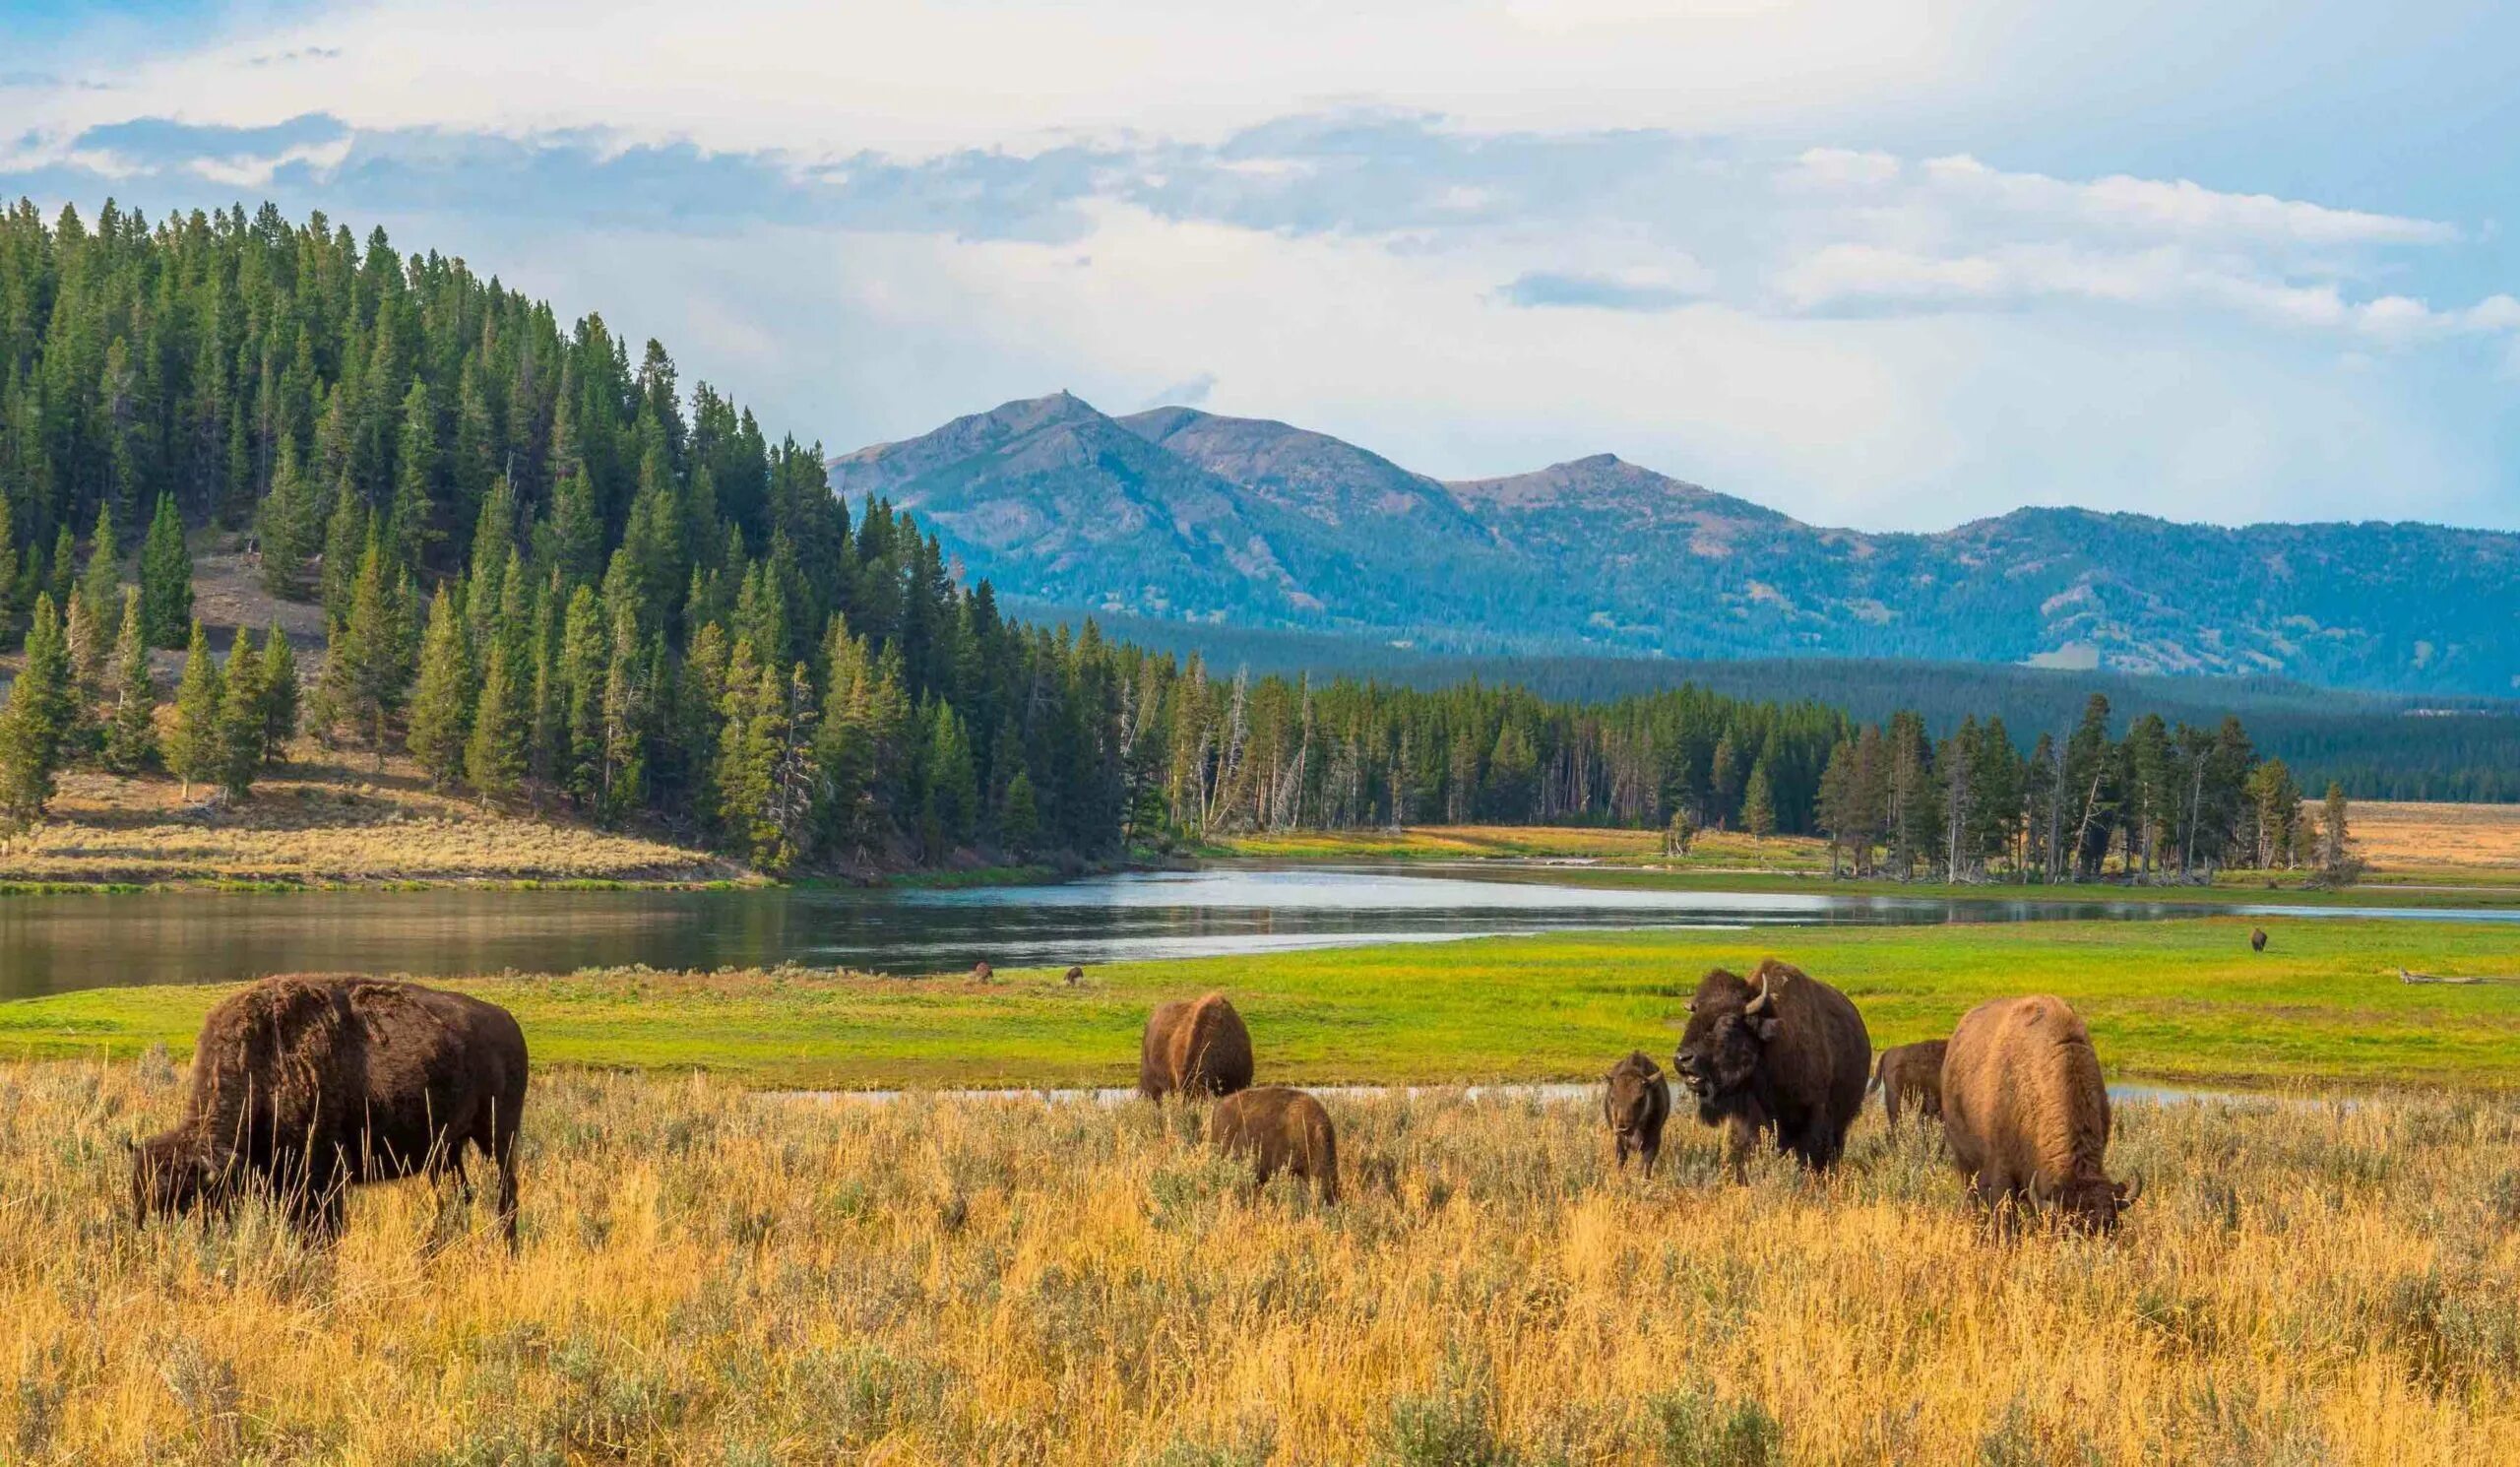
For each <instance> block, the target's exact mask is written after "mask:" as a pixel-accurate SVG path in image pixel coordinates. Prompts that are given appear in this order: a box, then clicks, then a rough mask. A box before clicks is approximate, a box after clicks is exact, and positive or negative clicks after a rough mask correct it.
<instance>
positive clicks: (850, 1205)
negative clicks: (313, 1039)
mask: <svg viewBox="0 0 2520 1467" xmlns="http://www.w3.org/2000/svg"><path fill="white" fill-rule="evenodd" d="M174 1104H175V1091H174V1084H173V1077H172V1074H171V1071H168V1070H165V1069H163V1068H162V1067H160V1068H159V1069H158V1070H157V1072H156V1073H155V1074H151V1073H150V1072H149V1066H147V1065H132V1064H116V1065H112V1066H99V1065H93V1064H87V1065H82V1064H34V1065H17V1066H11V1067H6V1068H0V1225H5V1228H6V1231H7V1235H8V1237H9V1240H10V1243H9V1245H8V1247H7V1248H6V1249H5V1251H0V1372H5V1373H6V1375H7V1376H8V1378H7V1379H6V1380H0V1455H9V1454H10V1453H11V1451H12V1449H13V1448H14V1458H13V1459H14V1460H23V1461H28V1462H42V1463H66V1462H158V1461H209V1462H237V1461H248V1460H261V1461H298V1460H321V1461H326V1462H347V1463H488V1462H548V1463H560V1462H583V1461H632V1462H713V1463H718V1462H723V1463H788V1462H798V1463H802V1462H828V1461H863V1462H870V1463H940V1464H941V1463H977V1462H1028V1463H1043V1464H1071V1463H1072V1464H1095V1467H1103V1464H1115V1463H1122V1464H1124V1463H1137V1464H1157V1463H1161V1464H1166V1467H1188V1464H1233V1463H1251V1464H1257V1463H1262V1462H1268V1463H1286V1464H1292V1463H1321V1462H1342V1463H1345V1462H1390V1463H1398V1464H1404V1467H1433V1464H1466V1467H1478V1464H1490V1467H1493V1464H1504V1463H1520V1464H1533V1467H1536V1464H1540V1463H1548V1462H1566V1463H1608V1462H1621V1463H1626V1462H1646V1463H1654V1462H1660V1463H1667V1464H1691V1467H1699V1464H1739V1467H1748V1464H1758V1463H1784V1462H1792V1463H1797V1464H1798V1463H1819V1464H1837V1463H1847V1464H1854V1463H1873V1462H1882V1461H1900V1462H1919V1463H1941V1462H1975V1463H1985V1464H1995V1467H2011V1464H2019V1467H2031V1464H2047V1463H2053V1462H2092V1463H2148V1464H2149V1463H2166V1464H2186V1463H2197V1464H2224V1463H2232V1464H2237V1463H2249V1464H2263V1463H2302V1464H2308V1463H2372V1464H2379V1463H2392V1464H2393V1463H2404V1462H2425V1463H2482V1462H2494V1461H2510V1460H2514V1459H2516V1458H2520V1393H2516V1392H2520V1250H2516V1249H2515V1245H2514V1235H2513V1228H2514V1225H2515V1222H2520V1171H2515V1170H2514V1161H2513V1156H2514V1152H2513V1147H2514V1143H2515V1141H2520V1105H2515V1104H2514V1103H2512V1102H2510V1101H2506V1100H2493V1099H2485V1098H2475V1097H2461V1098H2456V1099H2450V1098H2424V1097H2414V1098H2405V1099H2393V1100H2382V1101H2371V1102H2366V1103H2363V1104H2359V1105H2353V1106H2334V1105H2286V1104H2282V1103H2275V1102H2256V1103H2250V1104H2247V1105H2214V1106H2203V1107H2185V1106H2182V1107H2171V1108H2160V1109H2157V1108H2153V1107H2148V1106H2128V1107H2125V1108H2123V1109H2122V1114H2121V1131H2120V1136H2119V1141H2118V1145H2117V1147H2116V1149H2115V1152H2114V1153H2113V1155H2114V1158H2115V1160H2116V1162H2117V1164H2118V1166H2119V1168H2120V1169H2121V1170H2132V1171H2134V1172H2137V1173H2140V1174H2142V1175H2144V1176H2145V1177H2147V1178H2148V1179H2149V1180H2150V1190H2149V1193H2148V1195H2147V1197H2146V1199H2145V1201H2144V1202H2143V1203H2142V1204H2141V1206H2140V1209H2139V1211H2138V1212H2137V1214H2136V1215H2135V1217H2134V1219H2133V1220H2132V1222H2131V1224H2130V1226H2129V1229H2128V1231H2127V1233H2126V1234H2125V1235H2124V1236H2123V1237H2122V1238H2120V1239H2119V1240H2117V1241H2115V1242H2091V1241H2087V1240H2081V1239H2076V1238H2071V1237H2052V1236H2046V1235H2034V1236H2031V1237H2029V1238H2027V1239H2025V1240H2023V1241H2021V1242H2018V1243H2013V1244H2006V1243H2002V1242H1999V1241H1995V1240H1993V1239H1991V1238H1990V1237H1988V1236H1987V1235H1986V1234H1985V1232H1983V1231H1982V1230H1981V1228H1980V1227H1979V1226H1978V1225H1977V1224H1976V1223H1975V1222H1974V1221H1973V1220H1972V1218H1971V1216H1970V1214H1969V1213H1968V1212H1967V1210H1966V1209H1965V1206H1964V1204H1963V1203H1962V1201H1961V1198H1960V1195H1959V1191H1958V1187H1957V1183H1956V1182H1955V1181H1954V1180H1953V1179H1952V1178H1951V1177H1950V1176H1949V1175H1948V1174H1947V1172H1946V1170H1945V1169H1944V1167H1943V1164H1942V1163H1941V1161H1940V1160H1939V1158H1938V1156H1937V1155H1936V1154H1935V1151H1934V1148H1933V1147H1932V1145H1931V1144H1930V1143H1929V1142H1928V1141H1927V1140H1926V1139H1925V1138H1924V1136H1923V1134H1922V1132H1921V1131H1914V1130H1912V1131H1911V1132H1910V1134H1909V1136H1908V1137H1906V1138H1903V1139H1902V1140H1900V1141H1898V1142H1897V1143H1895V1144H1894V1143H1891V1142H1889V1141H1886V1140H1885V1138H1884V1137H1883V1135H1882V1133H1881V1131H1880V1130H1879V1128H1878V1123H1877V1120H1867V1121H1866V1123H1865V1124H1864V1125H1863V1126H1862V1127H1860V1128H1859V1132H1858V1137H1857V1141H1856V1144H1855V1146H1854V1148H1853V1149H1852V1152H1851V1154H1850V1164H1849V1166H1848V1167H1847V1168H1846V1169H1845V1170H1844V1171H1843V1172H1842V1173H1841V1174H1840V1175H1839V1176H1838V1177H1837V1178H1835V1179H1834V1180H1827V1181H1819V1182H1814V1181H1810V1180H1804V1179H1802V1178H1800V1177H1798V1176H1796V1175H1794V1174H1792V1173H1791V1172H1789V1171H1787V1170H1785V1169H1784V1168H1782V1167H1780V1166H1773V1165H1763V1166H1761V1167H1759V1168H1757V1169H1755V1170H1754V1172H1753V1175H1752V1179H1751V1182H1750V1184H1749V1185H1747V1186H1742V1187H1736V1186H1732V1185H1728V1184H1723V1183H1721V1182H1719V1181H1718V1180H1717V1179H1716V1176H1715V1173H1716V1166H1715V1153H1714V1150H1713V1146H1712V1143H1711V1141H1710V1140H1709V1133H1708V1132H1705V1131H1703V1130H1701V1129H1699V1128H1698V1127H1696V1126H1694V1125H1693V1124H1691V1123H1689V1122H1688V1121H1687V1120H1686V1119H1685V1118H1678V1119H1675V1120H1674V1122H1673V1130H1672V1134H1671V1143H1672V1144H1671V1145H1670V1149H1669V1150H1668V1151H1667V1154H1666V1158H1665V1165H1666V1169H1667V1170H1666V1173H1665V1175H1663V1176H1662V1177H1660V1178H1658V1179H1657V1180H1655V1181H1653V1182H1651V1183H1639V1182H1637V1181H1635V1180H1632V1179H1624V1178H1621V1177H1618V1176H1616V1175H1615V1174H1613V1173H1612V1172H1611V1171H1610V1170H1609V1168H1608V1165H1607V1155H1606V1153H1607V1144H1606V1142H1605V1140H1604V1138H1603V1137H1602V1136H1601V1135H1600V1134H1598V1132H1597V1125H1598V1122H1597V1121H1593V1120H1591V1119H1590V1118H1589V1115H1588V1112H1587V1110H1586V1109H1585V1108H1582V1107H1576V1106H1553V1107H1543V1106H1540V1105H1537V1104H1534V1103H1530V1102H1523V1101H1504V1102H1493V1101H1491V1102H1480V1103H1472V1102H1469V1101H1466V1100H1464V1099H1462V1098H1461V1097H1460V1096H1459V1095H1458V1094H1456V1093H1436V1094H1428V1095H1424V1096H1421V1097H1419V1098H1417V1099H1414V1100H1403V1099H1375V1100H1352V1099H1347V1098H1342V1097H1334V1098H1333V1099H1332V1102H1331V1106H1332V1113H1333V1115H1334V1116H1336V1118H1337V1120H1338V1122H1339V1124H1340V1126H1341V1130H1342V1137H1341V1140H1342V1151H1343V1162H1344V1164H1345V1172H1346V1180H1347V1186H1348V1198H1347V1200H1346V1201H1345V1202H1343V1203H1342V1204H1341V1205H1340V1206H1338V1207H1336V1208H1328V1209H1325V1208H1321V1207H1318V1206H1316V1205H1314V1204H1313V1203H1311V1202H1310V1201H1309V1200H1307V1199H1306V1198H1304V1197H1302V1196H1300V1195H1298V1194H1296V1193H1295V1192H1293V1191H1292V1189H1291V1188H1288V1187H1287V1186H1286V1184H1284V1183H1279V1184H1275V1185H1273V1186H1272V1187H1271V1188H1269V1189H1267V1190H1265V1191H1262V1192H1259V1193H1257V1194H1254V1193H1252V1192H1250V1191H1249V1189H1248V1187H1247V1185H1246V1184H1245V1183H1244V1182H1243V1181H1242V1180H1241V1179H1240V1176H1239V1174H1238V1173H1237V1172H1236V1171H1235V1169H1234V1168H1232V1167H1231V1166H1229V1165H1227V1164H1224V1163H1221V1162H1219V1161H1217V1160H1216V1159H1214V1158H1213V1157H1211V1156H1210V1155H1209V1154H1208V1153H1207V1151H1206V1150H1205V1149H1204V1148H1203V1147H1202V1146H1200V1145H1199V1144H1197V1143H1196V1141H1195V1140H1193V1139H1192V1137H1193V1136H1194V1135H1195V1126H1196V1123H1197V1116H1196V1114H1195V1113H1194V1112H1186V1111H1183V1110H1180V1109H1178V1108H1174V1109H1166V1110H1159V1109H1157V1108H1155V1107H1151V1106H1146V1105H1141V1104H1131V1105H1128V1106H1125V1107H1121V1108H1118V1109H1113V1110H1102V1109H1097V1108H1093V1107H1090V1106H1056V1107H1044V1106H1042V1105H1040V1104H1037V1103H1029V1102H1003V1103H979V1102H967V1101H966V1102H957V1101H946V1100H938V1099H922V1098H914V1099H911V1100H908V1101H905V1102H902V1103H898V1104H892V1105H878V1104H867V1103H862V1102H843V1103H817V1102H804V1101H784V1100H778V1099H772V1098H764V1097H756V1096H746V1095H743V1094H740V1093H737V1092H734V1091H731V1090H728V1089H724V1088H720V1087H717V1086H714V1085H711V1084H707V1083H702V1082H696V1081H695V1082H671V1081H642V1080H632V1079H623V1078H610V1077H600V1076H593V1075H586V1074H567V1073H563V1074H560V1075H557V1076H545V1077H544V1079H543V1080H542V1081H541V1083H540V1084H539V1085H538V1087H537V1090H536V1098H535V1102H534V1109H533V1113H532V1115H531V1116H530V1120H529V1125H528V1131H527V1145H528V1155H527V1163H526V1181H525V1234H526V1242H525V1246H524V1251H523V1253H522V1255H521V1256H519V1257H517V1258H515V1259H514V1260H511V1259H510V1258H509V1257H508V1256H507V1255H506V1254H505V1252H504V1251H503V1250H502V1249H501V1248H500V1247H499V1246H498V1245H497V1244H495V1243H494V1242H493V1241H492V1239H491V1237H490V1235H489V1231H488V1229H487V1227H486V1225H485V1223H484V1222H483V1220H481V1219H478V1218H476V1219H474V1220H473V1226H472V1228H471V1230H470V1231H468V1232H464V1233H461V1234H460V1235H458V1236H456V1237H454V1239H453V1241H452V1242H451V1243H449V1244H447V1245H446V1246H444V1247H442V1248H440V1249H437V1250H434V1251H432V1250H431V1249H430V1247H429V1246H428V1245H427V1244H429V1241H430V1237H431V1222H432V1217H433V1212H434V1205H435V1204H434V1202H433V1200H432V1198H431V1197H430V1195H429V1194H428V1193H427V1192H426V1191H425V1190H424V1189H422V1188H421V1187H419V1186H417V1185H416V1184H405V1185H402V1186H398V1187H393V1188H371V1189H369V1190H368V1191H367V1192H366V1193H364V1194H363V1195H362V1196H361V1198H360V1199H359V1201H358V1202H357V1204H356V1205H355V1206H354V1207H353V1209H352V1213H351V1225H350V1230H349V1233H348V1236H347V1240H346V1241H345V1243H344V1244H342V1245H341V1247H340V1248H339V1250H338V1252H337V1253H335V1254H333V1255H331V1256H324V1255H311V1254H308V1253H306V1252H304V1251H302V1250H300V1249H299V1248H298V1247H297V1246H296V1245H295V1244H292V1243H291V1242H289V1241H288V1240H287V1239H285V1238H284V1237H281V1236H278V1235H276V1234H275V1233H274V1232H273V1231H272V1229H271V1227H270V1225H269V1222H268V1220H267V1218H266V1216H265V1215H263V1214H262V1213H260V1212H258V1211H252V1210H249V1211H248V1212H247V1213H246V1214H245V1215H244V1216H243V1217H242V1218H241V1219H240V1220H239V1221H238V1222H237V1223H236V1224H235V1225H233V1226H221V1227H205V1226H203V1225H200V1224H198V1223H186V1224H183V1225H181V1226H178V1227H174V1228H171V1229H168V1228H156V1229H152V1230H150V1231H149V1232H146V1233H135V1232H134V1231H133V1230H132V1229H131V1228H130V1226H129V1225H128V1224H127V1223H126V1222H125V1220H124V1219H123V1217H122V1216H121V1204H120V1195H121V1193H120V1175H121V1174H120V1152H119V1144H118V1143H119V1140H120V1138H121V1137H123V1136H124V1135H127V1134H129V1133H130V1132H132V1131H133V1130H135V1129H137V1128H142V1127H146V1126H151V1125H155V1124H158V1123H161V1122H163V1121H164V1120H165V1119H166V1118H168V1117H169V1116H171V1114H172V1112H173V1110H174Z"/></svg>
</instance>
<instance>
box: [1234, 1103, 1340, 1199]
mask: <svg viewBox="0 0 2520 1467" xmlns="http://www.w3.org/2000/svg"><path fill="white" fill-rule="evenodd" d="M1208 1140H1209V1142H1210V1143H1211V1144H1213V1145H1215V1146H1217V1147H1218V1148H1220V1149H1221V1150H1223V1151H1225V1152H1226V1153H1227V1154H1228V1155H1229V1156H1243V1157H1248V1158H1250V1160H1251V1170H1252V1175H1253V1177H1254V1178H1255V1179H1256V1180H1259V1181H1261V1182H1263V1183H1265V1182H1267V1181H1268V1180H1269V1179H1270V1178H1272V1177H1275V1176H1277V1175H1278V1174H1279V1173H1281V1172H1292V1173H1293V1174H1294V1175H1295V1176H1296V1177H1298V1178H1300V1179H1302V1180H1305V1181H1309V1182H1311V1183H1312V1185H1313V1188H1314V1190H1316V1191H1317V1192H1319V1193H1320V1196H1321V1200H1322V1201H1324V1202H1336V1201H1338V1200H1339V1138H1338V1136H1337V1135H1336V1134H1335V1133H1333V1132H1332V1130H1331V1128H1330V1113H1329V1112H1327V1111H1324V1110H1323V1109H1321V1102H1319V1101H1317V1100H1314V1099H1313V1098H1312V1097H1311V1096H1308V1095H1306V1094H1304V1093H1303V1092H1302V1091H1300V1090H1290V1089H1288V1088H1287V1087H1286V1086H1284V1085H1263V1086H1261V1087H1260V1088H1259V1089H1257V1090H1245V1091H1242V1092H1240V1093H1239V1094H1235V1095H1229V1096H1227V1097H1226V1098H1225V1099H1224V1100H1223V1101H1221V1102H1219V1103H1218V1105H1217V1108H1216V1111H1215V1113H1214V1114H1212V1115H1210V1116H1208Z"/></svg>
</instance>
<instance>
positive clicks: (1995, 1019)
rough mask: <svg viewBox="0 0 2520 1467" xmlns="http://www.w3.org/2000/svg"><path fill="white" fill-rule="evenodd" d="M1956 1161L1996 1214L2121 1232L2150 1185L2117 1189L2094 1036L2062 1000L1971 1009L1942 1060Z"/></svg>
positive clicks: (1947, 1127) (2000, 1002) (1945, 1112)
mask: <svg viewBox="0 0 2520 1467" xmlns="http://www.w3.org/2000/svg"><path fill="white" fill-rule="evenodd" d="M1942 1123H1943V1129H1944V1131H1945V1133H1946V1134H1947V1135H1948V1136H1949V1137H1950V1140H1951V1159H1952V1162H1953V1163H1954V1164H1955V1165H1956V1166H1958V1167H1959V1169H1960V1170H1961V1172H1962V1173H1963V1174H1964V1175H1966V1176H1967V1177H1968V1178H1969V1185H1970V1190H1971V1192H1973V1193H1974V1194H1975V1195H1976V1196H1977V1197H1978V1198H1979V1200H1981V1201H1982V1202H1984V1203H1985V1204H1986V1205H1988V1206H1990V1207H2004V1206H2007V1205H2009V1206H2014V1207H2021V1206H2027V1207H2030V1208H2036V1209H2051V1208H2052V1209H2053V1210H2054V1211H2056V1212H2057V1213H2058V1214H2060V1215H2061V1216H2062V1217H2063V1218H2064V1219H2065V1220H2066V1221H2067V1222H2069V1223H2071V1224H2073V1225H2074V1226H2077V1227H2081V1228H2085V1229H2089V1230H2091V1231H2093V1232H2101V1233H2106V1232H2110V1231H2111V1230H2113V1229H2115V1228H2116V1226H2117V1218H2118V1214H2119V1213H2121V1212H2123V1211H2124V1210H2125V1208H2126V1205H2127V1204H2128V1203H2130V1202H2132V1201H2134V1200H2135V1198H2136V1196H2137V1195H2138V1194H2139V1193H2140V1191H2141V1188H2140V1187H2128V1186H2125V1185H2123V1184H2120V1183H2117V1182H2112V1181H2110V1180H2109V1177H2108V1174H2107V1173H2106V1172H2104V1171H2103V1170H2102V1168H2101V1163H2102V1161H2103V1159H2104V1157H2105V1155H2106V1153H2107V1152H2108V1150H2109V1090H2108V1087H2107V1086H2106V1085H2104V1084H2103V1083H2102V1081H2101V1075H2100V1055H2099V1054H2098V1053H2097V1052H2094V1051H2093V1049H2092V1046H2091V1033H2090V1031H2089V1030H2086V1029H2085V1028H2084V1027H2083V1021H2082V1020H2081V1019H2080V1018H2078V1017H2076V1015H2075V1013H2074V1011H2073V1010H2072V1009H2071V1008H2068V1007H2066V1006H2065V1001H2064V1000H2063V999H2061V998H2051V997H2047V996H2046V995H2044V994H2042V995H2034V996H2032V997H2027V998H1997V999H1994V1000H1992V1001H1990V1002H1986V1003H1981V1004H1979V1005H1978V1006H1977V1007H1976V1008H1973V1009H1971V1010H1969V1013H1968V1015H1967V1017H1965V1018H1963V1019H1962V1020H1961V1021H1960V1027H1959V1029H1958V1030H1956V1031H1954V1032H1953V1034H1952V1036H1951V1046H1950V1049H1949V1050H1948V1051H1947V1052H1945V1053H1944V1055H1943V1060H1942Z"/></svg>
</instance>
